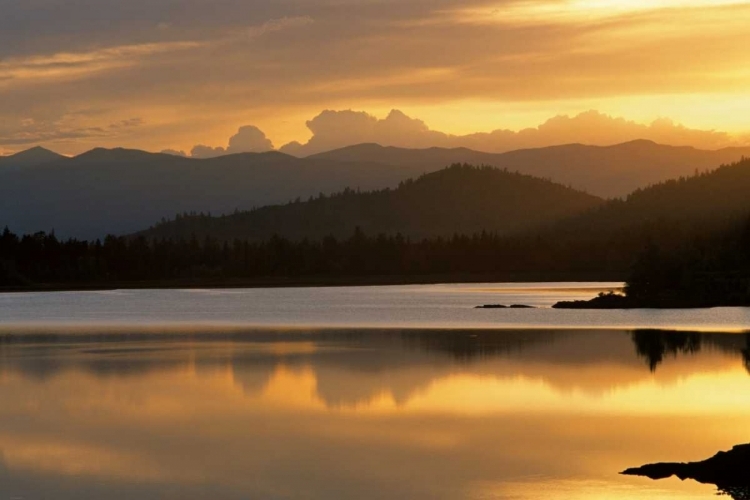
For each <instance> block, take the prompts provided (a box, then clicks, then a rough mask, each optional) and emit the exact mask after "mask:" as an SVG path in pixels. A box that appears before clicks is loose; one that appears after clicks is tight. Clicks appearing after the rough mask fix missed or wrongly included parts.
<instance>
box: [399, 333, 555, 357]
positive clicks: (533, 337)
mask: <svg viewBox="0 0 750 500" xmlns="http://www.w3.org/2000/svg"><path fill="white" fill-rule="evenodd" d="M559 334H560V332H555V331H553V330H545V331H534V330H500V331H491V330H428V331H421V330H404V331H403V332H402V333H401V338H402V339H403V341H404V344H405V345H406V346H407V347H410V348H414V349H419V350H422V351H425V352H441V353H447V354H449V355H451V356H452V357H453V358H455V359H458V360H460V361H474V360H477V359H484V358H490V357H494V356H501V355H507V354H512V353H517V352H520V351H522V350H524V349H527V348H529V347H531V346H534V345H538V344H549V343H551V342H553V341H554V340H555V338H556V337H557V336H558V335H559Z"/></svg>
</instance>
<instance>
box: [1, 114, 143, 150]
mask: <svg viewBox="0 0 750 500" xmlns="http://www.w3.org/2000/svg"><path fill="white" fill-rule="evenodd" d="M144 124H145V122H144V120H143V119H142V118H139V117H135V118H127V119H123V120H119V121H116V122H114V123H110V124H108V125H104V126H82V125H81V124H80V114H79V113H67V114H63V115H60V116H56V117H51V118H46V119H38V120H37V119H34V118H23V119H21V120H19V121H18V122H17V123H12V122H11V123H7V124H5V123H2V122H0V146H2V145H4V146H16V147H17V148H16V149H19V148H18V147H20V148H21V149H22V148H23V147H25V146H28V145H30V144H45V143H46V144H49V143H58V142H60V141H83V140H86V141H107V140H113V139H115V138H123V137H127V136H128V134H131V133H133V132H134V131H137V130H138V129H139V128H140V127H142V126H143V125H144Z"/></svg>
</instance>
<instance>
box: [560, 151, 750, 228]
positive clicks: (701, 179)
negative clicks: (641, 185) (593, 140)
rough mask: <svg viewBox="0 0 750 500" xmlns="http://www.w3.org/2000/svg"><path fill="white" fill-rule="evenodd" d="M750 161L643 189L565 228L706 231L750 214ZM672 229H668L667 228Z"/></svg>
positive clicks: (585, 215)
mask: <svg viewBox="0 0 750 500" xmlns="http://www.w3.org/2000/svg"><path fill="white" fill-rule="evenodd" d="M749 193H750V159H743V160H742V161H739V162H737V163H733V164H730V165H724V166H722V167H720V168H718V169H716V170H714V171H712V172H705V173H698V174H696V175H692V176H689V177H680V178H679V179H674V180H670V181H667V182H662V183H659V184H656V185H654V186H651V187H648V188H645V189H638V190H636V191H635V192H633V193H631V194H630V195H629V196H627V197H626V198H625V199H624V200H613V201H610V202H607V203H606V204H603V205H601V206H600V207H598V208H597V209H596V210H593V211H591V212H589V213H585V214H582V215H581V216H580V217H576V218H573V219H572V220H571V221H569V222H568V223H566V224H565V225H562V226H560V227H561V229H563V230H564V231H566V232H567V231H571V230H574V229H576V228H577V229H579V230H580V231H585V232H586V233H589V234H591V233H594V234H603V233H607V232H622V231H623V230H629V231H631V230H637V229H648V228H649V227H659V228H660V229H661V228H663V226H670V227H671V228H672V229H676V228H677V227H681V228H694V229H695V230H698V231H701V232H705V231H704V228H705V230H710V229H711V228H715V229H720V228H719V226H722V225H723V226H726V224H727V223H734V222H735V221H736V220H737V219H738V218H744V217H746V216H747V215H748V214H750V194H749ZM665 229H666V228H665Z"/></svg>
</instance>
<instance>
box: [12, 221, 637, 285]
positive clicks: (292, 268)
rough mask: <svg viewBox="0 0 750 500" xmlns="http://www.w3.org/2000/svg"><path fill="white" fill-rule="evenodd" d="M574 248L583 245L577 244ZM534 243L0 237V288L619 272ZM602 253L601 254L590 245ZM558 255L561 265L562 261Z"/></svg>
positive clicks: (472, 238) (360, 236)
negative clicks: (263, 279) (315, 278)
mask: <svg viewBox="0 0 750 500" xmlns="http://www.w3.org/2000/svg"><path fill="white" fill-rule="evenodd" d="M581 245H586V243H585V242H582V243H581ZM565 246H566V244H565V243H564V242H556V241H554V240H549V239H544V238H541V237H535V236H526V237H509V236H501V235H497V234H492V233H488V232H481V233H477V234H474V235H455V236H453V237H450V238H441V237H436V238H425V239H410V238H408V237H405V236H403V235H401V234H395V235H385V234H380V235H367V234H365V233H364V232H363V231H361V230H360V229H359V228H357V229H356V230H355V231H354V232H353V234H352V235H351V236H350V237H348V238H341V239H337V238H335V237H333V236H329V237H326V238H323V239H321V240H315V241H313V240H306V239H305V240H301V241H292V240H288V239H285V238H281V237H278V236H273V237H271V238H269V239H268V240H266V241H262V242H256V241H249V240H239V239H235V240H233V241H221V240H218V239H215V238H212V237H205V238H202V239H199V238H197V237H195V236H193V237H190V238H162V239H147V238H145V237H143V236H139V237H124V236H108V237H106V238H104V239H103V240H96V241H82V240H77V239H66V240H61V239H58V238H57V237H56V236H55V234H54V233H44V232H39V233H36V234H29V235H23V236H19V235H16V234H14V233H13V232H11V231H10V230H9V229H7V228H6V229H5V230H4V231H3V232H2V235H0V286H6V287H8V286H31V287H33V286H34V285H38V284H100V285H106V284H108V283H121V282H137V281H143V282H146V281H150V282H158V281H170V280H180V281H194V282H200V281H221V280H232V279H236V280H252V279H256V278H263V277H303V276H321V277H342V276H343V277H347V276H348V277H352V276H386V275H390V276H420V275H422V276H424V275H458V274H462V275H467V274H468V275H477V276H480V275H503V274H505V275H511V274H513V273H537V274H538V273H566V275H572V274H575V273H579V274H585V273H602V274H607V273H609V275H610V276H611V275H612V274H613V273H617V272H620V271H622V270H623V269H624V267H623V266H622V265H620V263H619V262H618V261H617V260H614V261H611V262H610V261H608V260H607V259H606V258H594V259H592V258H591V255H592V253H593V252H594V250H593V249H592V248H589V252H588V253H584V252H582V248H579V247H576V248H565ZM599 247H600V250H601V251H606V245H599ZM563 256H564V258H562V257H563Z"/></svg>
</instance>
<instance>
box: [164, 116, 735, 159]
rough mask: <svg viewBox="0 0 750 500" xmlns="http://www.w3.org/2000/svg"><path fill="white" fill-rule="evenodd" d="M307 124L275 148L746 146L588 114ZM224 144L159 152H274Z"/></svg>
mask: <svg viewBox="0 0 750 500" xmlns="http://www.w3.org/2000/svg"><path fill="white" fill-rule="evenodd" d="M306 125H307V127H308V129H309V130H310V132H311V133H312V137H311V138H310V139H309V140H308V141H307V142H305V143H300V142H296V141H295V142H290V143H287V144H285V145H283V146H282V147H281V148H279V150H280V151H281V152H282V153H286V154H289V155H292V156H298V157H305V156H309V155H314V154H317V153H322V152H324V151H330V150H333V149H338V148H343V147H347V146H352V145H356V144H364V143H375V144H380V145H382V146H395V147H402V148H412V149H423V148H431V147H442V148H462V147H463V148H469V149H473V150H476V151H484V152H488V153H504V152H507V151H513V150H517V149H525V148H540V147H547V146H557V145H561V144H573V143H580V144H589V145H596V146H610V145H614V144H620V143H623V142H629V141H634V140H638V139H646V140H651V141H654V142H657V143H659V144H665V145H670V146H692V147H695V148H698V149H709V150H710V149H721V148H725V147H732V146H747V145H750V137H737V136H733V135H731V134H728V133H726V132H720V131H715V130H699V129H691V128H688V127H685V126H683V125H680V124H678V123H675V122H674V121H673V120H670V119H666V118H662V119H658V120H655V121H653V122H651V123H650V124H642V123H637V122H635V121H630V120H626V119H625V118H619V117H613V116H610V115H607V114H604V113H600V112H598V111H593V110H592V111H586V112H583V113H579V114H577V115H573V116H568V115H558V116H555V117H552V118H550V119H548V120H546V121H545V122H544V123H542V124H540V125H539V126H537V127H532V128H526V129H522V130H518V131H514V130H509V129H497V130H493V131H491V132H477V133H472V134H467V135H453V134H447V133H445V132H441V131H438V130H432V129H431V128H430V127H429V126H427V124H426V123H425V122H424V121H422V120H420V119H418V118H413V117H410V116H408V115H406V114H405V113H403V112H402V111H399V110H396V109H394V110H392V111H391V112H390V113H389V114H388V115H387V116H386V117H385V118H382V119H381V118H377V117H376V116H374V115H372V114H370V113H367V112H365V111H353V110H342V111H333V110H325V111H323V112H321V113H320V114H318V115H317V116H316V117H315V118H313V119H311V120H309V121H307V122H306ZM228 142H229V144H228V146H227V147H222V146H219V147H213V146H206V145H203V144H198V145H196V146H194V147H193V148H192V150H191V151H190V154H186V153H185V152H184V151H179V150H174V149H167V150H164V151H162V152H163V153H168V154H173V155H179V156H188V157H191V158H213V157H216V156H222V155H227V154H234V153H245V152H265V151H271V150H273V149H274V146H273V143H272V142H271V140H270V139H269V138H268V137H266V134H265V133H264V132H263V131H261V130H260V129H259V128H258V127H255V126H252V125H246V126H243V127H240V129H239V131H238V132H237V133H236V134H235V135H233V136H232V137H230V138H229V141H228Z"/></svg>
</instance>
